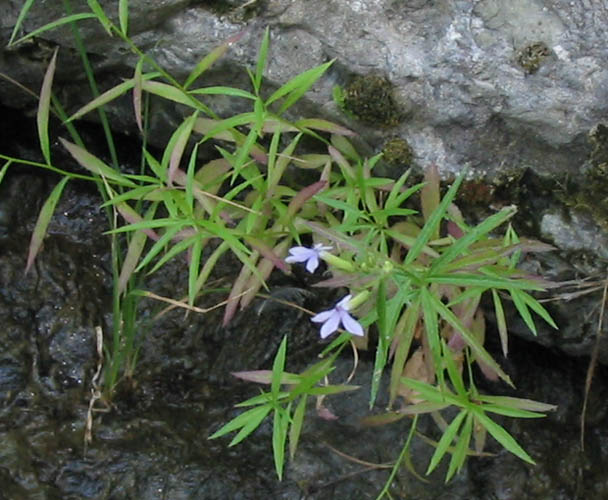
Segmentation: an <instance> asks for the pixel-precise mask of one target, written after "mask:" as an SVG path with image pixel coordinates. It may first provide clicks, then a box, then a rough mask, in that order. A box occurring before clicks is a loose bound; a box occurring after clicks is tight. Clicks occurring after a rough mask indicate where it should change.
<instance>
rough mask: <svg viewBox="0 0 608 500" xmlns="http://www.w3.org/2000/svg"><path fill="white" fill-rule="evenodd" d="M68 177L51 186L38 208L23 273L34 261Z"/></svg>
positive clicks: (26, 271)
mask: <svg viewBox="0 0 608 500" xmlns="http://www.w3.org/2000/svg"><path fill="white" fill-rule="evenodd" d="M69 180H70V179H69V177H64V178H63V179H61V180H60V181H59V183H58V184H57V185H56V186H55V187H54V188H53V191H51V194H50V195H49V197H48V198H47V199H46V201H45V202H44V205H42V208H41V209H40V213H39V214H38V220H37V221H36V225H35V226H34V232H33V233H32V238H31V240H30V246H29V250H28V254H27V263H26V265H25V274H27V273H28V271H29V270H30V269H31V267H32V264H33V263H34V259H35V258H36V255H38V252H39V250H40V247H41V246H42V241H43V240H44V236H45V235H46V230H47V228H48V226H49V222H50V221H51V217H52V216H53V212H54V211H55V206H56V205H57V202H58V201H59V198H61V193H62V192H63V188H64V187H65V185H66V183H67V182H68V181H69Z"/></svg>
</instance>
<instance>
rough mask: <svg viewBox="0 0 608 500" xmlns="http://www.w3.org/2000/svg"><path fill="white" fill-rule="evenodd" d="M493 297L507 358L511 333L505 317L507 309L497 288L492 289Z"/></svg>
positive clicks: (504, 353) (497, 322)
mask: <svg viewBox="0 0 608 500" xmlns="http://www.w3.org/2000/svg"><path fill="white" fill-rule="evenodd" d="M492 299H493V301H494V312H495V314H496V325H497V326H498V336H499V337H500V345H501V347H502V354H503V356H504V357H505V358H506V357H507V354H508V353H509V335H508V333H507V320H506V319H505V311H504V309H503V307H502V302H501V300H500V296H499V295H498V292H497V291H496V290H492Z"/></svg>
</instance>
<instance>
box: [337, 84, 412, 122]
mask: <svg viewBox="0 0 608 500" xmlns="http://www.w3.org/2000/svg"><path fill="white" fill-rule="evenodd" d="M334 99H335V100H336V102H337V103H338V105H339V106H340V107H341V108H342V109H343V110H344V111H345V112H346V113H347V114H350V115H352V116H354V117H355V118H357V119H358V120H360V121H362V122H363V123H365V124H367V125H375V126H380V127H394V126H395V125H398V124H399V122H400V121H401V120H402V119H403V116H402V113H401V111H400V110H399V106H398V105H397V103H396V102H395V99H394V97H393V85H392V84H391V83H390V82H389V81H388V80H387V79H386V78H384V77H382V76H379V75H374V74H371V75H364V76H356V77H355V78H354V79H353V80H352V81H351V82H350V83H349V84H348V85H347V86H346V87H344V88H340V87H337V88H334Z"/></svg>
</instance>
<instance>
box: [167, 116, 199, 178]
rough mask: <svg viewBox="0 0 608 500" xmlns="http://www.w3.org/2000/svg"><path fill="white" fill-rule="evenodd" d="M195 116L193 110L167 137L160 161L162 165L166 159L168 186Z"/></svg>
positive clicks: (180, 157) (174, 173)
mask: <svg viewBox="0 0 608 500" xmlns="http://www.w3.org/2000/svg"><path fill="white" fill-rule="evenodd" d="M197 116H198V111H195V112H194V113H193V114H191V115H190V116H189V117H188V118H186V119H185V120H184V121H183V122H182V123H181V124H180V126H179V127H177V129H176V130H175V132H173V134H172V135H171V139H169V143H168V144H167V148H166V149H165V153H164V154H163V161H162V165H163V166H165V165H166V164H167V163H166V162H167V160H168V164H169V172H168V174H167V184H168V185H169V186H171V185H172V184H173V180H174V179H175V175H176V173H177V170H178V168H179V164H180V162H181V159H182V155H183V154H184V149H185V148H186V144H187V143H188V139H190V134H191V133H192V127H193V126H194V122H195V121H196V117H197Z"/></svg>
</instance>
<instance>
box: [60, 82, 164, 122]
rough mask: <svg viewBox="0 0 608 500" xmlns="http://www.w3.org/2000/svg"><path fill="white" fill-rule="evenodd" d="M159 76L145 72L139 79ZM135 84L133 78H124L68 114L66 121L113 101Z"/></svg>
mask: <svg viewBox="0 0 608 500" xmlns="http://www.w3.org/2000/svg"><path fill="white" fill-rule="evenodd" d="M158 76H159V73H147V74H145V75H141V80H142V81H144V80H149V79H151V78H156V77H158ZM135 84H136V80H135V78H130V79H129V80H125V81H124V82H122V83H119V84H118V85H116V86H115V87H112V88H111V89H109V90H106V91H105V92H104V93H103V94H100V95H99V96H97V97H96V98H95V99H93V100H92V101H91V102H89V103H88V104H85V105H84V106H83V107H82V108H80V109H79V110H78V111H76V112H75V113H74V114H73V115H72V116H70V117H69V118H68V119H67V121H68V122H71V121H72V120H76V119H78V118H80V117H82V116H84V115H86V114H87V113H89V112H90V111H93V110H94V109H96V108H98V107H100V106H103V105H104V104H107V103H109V102H110V101H113V100H114V99H116V98H117V97H120V96H121V95H123V94H126V93H127V92H128V91H129V90H131V89H132V88H133V87H134V86H135Z"/></svg>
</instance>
